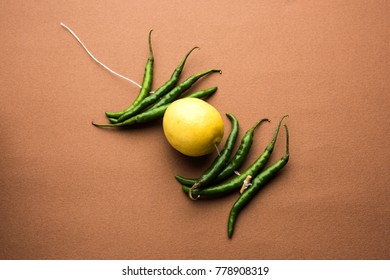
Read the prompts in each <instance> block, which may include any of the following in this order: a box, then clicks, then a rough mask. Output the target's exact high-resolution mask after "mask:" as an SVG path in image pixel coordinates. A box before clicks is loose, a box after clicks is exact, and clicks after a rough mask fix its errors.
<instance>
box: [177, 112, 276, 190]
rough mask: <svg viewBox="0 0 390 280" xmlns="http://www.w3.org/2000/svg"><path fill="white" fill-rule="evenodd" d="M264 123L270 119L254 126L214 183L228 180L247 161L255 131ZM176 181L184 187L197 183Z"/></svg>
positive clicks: (182, 179)
mask: <svg viewBox="0 0 390 280" xmlns="http://www.w3.org/2000/svg"><path fill="white" fill-rule="evenodd" d="M264 121H268V122H269V120H268V119H262V120H260V121H258V122H257V123H256V124H255V125H254V126H252V127H251V128H250V129H249V130H248V131H247V132H246V133H245V134H244V136H243V137H242V139H241V143H240V146H239V147H238V149H237V152H236V153H235V154H234V156H233V157H232V159H230V161H229V163H228V165H227V166H226V167H225V168H224V169H223V170H222V171H221V173H219V174H218V176H217V177H216V178H215V179H214V180H213V183H217V182H221V181H223V180H225V179H227V178H228V177H229V176H230V175H232V174H233V173H234V172H235V171H236V170H237V169H238V168H239V167H240V166H241V165H242V164H243V163H244V161H245V159H246V157H247V155H248V153H249V151H250V149H251V147H252V143H253V136H254V133H255V129H256V128H257V127H258V126H259V125H260V124H261V123H262V122H264ZM175 178H176V180H177V181H178V182H179V183H181V184H184V185H187V186H192V185H193V184H195V183H196V179H190V178H185V177H182V176H179V175H177V176H175Z"/></svg>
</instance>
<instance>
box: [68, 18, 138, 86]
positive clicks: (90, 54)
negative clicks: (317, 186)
mask: <svg viewBox="0 0 390 280" xmlns="http://www.w3.org/2000/svg"><path fill="white" fill-rule="evenodd" d="M61 26H62V27H64V28H65V29H66V30H68V31H69V32H70V34H72V35H73V37H75V38H76V40H77V41H78V42H79V43H80V45H81V46H82V47H83V48H84V50H85V51H86V52H87V53H88V55H89V56H90V57H91V58H92V59H93V60H95V62H96V63H98V64H99V65H100V66H102V67H103V68H105V69H106V70H108V71H110V72H111V73H112V74H114V75H116V76H118V77H120V78H122V79H125V80H127V81H129V82H131V83H132V84H134V85H136V86H137V87H139V88H142V86H141V85H140V84H138V83H136V82H134V81H133V80H131V79H129V78H126V77H125V76H122V75H121V74H118V73H117V72H115V71H114V70H111V69H110V68H108V67H107V66H106V65H104V64H103V63H102V62H100V61H99V60H98V59H97V58H96V57H95V56H94V55H93V54H92V53H91V52H90V51H89V50H88V49H87V47H86V46H85V45H84V43H83V42H81V40H80V39H79V37H77V35H76V33H74V32H73V30H72V29H70V28H69V27H68V26H66V25H65V24H63V23H62V22H61Z"/></svg>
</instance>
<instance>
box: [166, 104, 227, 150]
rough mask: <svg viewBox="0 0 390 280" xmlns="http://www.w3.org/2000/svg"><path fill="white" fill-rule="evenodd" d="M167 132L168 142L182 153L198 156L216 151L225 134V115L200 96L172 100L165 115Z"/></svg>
mask: <svg viewBox="0 0 390 280" xmlns="http://www.w3.org/2000/svg"><path fill="white" fill-rule="evenodd" d="M163 131H164V135H165V137H166V139H167V141H168V143H169V144H170V145H171V146H172V147H173V148H174V149H176V150H177V151H179V152H180V153H182V154H184V155H187V156H192V157H198V156H203V155H207V154H210V153H212V152H213V151H214V150H215V145H218V144H219V143H220V142H221V140H222V138H223V134H224V123H223V120H222V117H221V114H220V113H219V112H218V110H217V109H215V107H213V106H212V105H210V104H209V103H207V102H206V101H203V100H201V99H198V98H183V99H178V100H176V101H174V102H172V104H171V105H169V107H168V108H167V110H166V111H165V114H164V117H163Z"/></svg>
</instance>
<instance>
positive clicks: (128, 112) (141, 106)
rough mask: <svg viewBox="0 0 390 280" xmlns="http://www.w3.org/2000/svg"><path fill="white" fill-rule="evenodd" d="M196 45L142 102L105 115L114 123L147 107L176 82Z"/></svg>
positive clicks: (169, 89) (168, 90)
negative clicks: (164, 80) (166, 78)
mask: <svg viewBox="0 0 390 280" xmlns="http://www.w3.org/2000/svg"><path fill="white" fill-rule="evenodd" d="M197 48H198V47H194V48H192V49H191V50H190V51H189V52H188V53H187V55H186V56H185V57H184V59H183V60H182V61H181V63H180V64H179V65H178V66H177V67H176V68H175V70H174V72H173V73H172V75H171V78H170V79H169V80H168V81H167V82H165V84H163V85H162V86H161V87H159V88H158V89H157V90H156V91H155V92H154V93H153V94H151V95H149V96H147V97H146V98H145V99H144V100H142V102H140V103H139V104H138V105H136V106H130V107H129V108H127V109H125V110H123V111H121V112H106V116H107V117H108V118H109V120H110V122H113V123H116V122H118V121H119V122H121V121H123V120H124V119H128V118H130V117H133V116H135V115H136V114H138V113H139V112H141V111H142V110H143V109H145V108H146V107H148V106H149V105H151V104H153V103H154V102H156V101H157V100H158V99H159V98H161V97H162V96H164V95H165V94H167V93H168V92H170V91H171V90H172V89H173V88H174V87H175V86H176V84H177V82H178V80H179V78H180V75H181V73H182V71H183V68H184V65H185V63H186V61H187V58H188V57H189V55H190V54H191V53H192V51H193V50H195V49H197ZM110 118H114V119H118V118H119V120H117V121H115V120H113V121H112V120H111V119H110Z"/></svg>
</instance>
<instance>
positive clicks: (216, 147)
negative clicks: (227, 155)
mask: <svg viewBox="0 0 390 280" xmlns="http://www.w3.org/2000/svg"><path fill="white" fill-rule="evenodd" d="M214 147H215V149H216V150H217V153H218V155H219V156H220V155H221V153H220V152H219V149H218V146H217V144H215V143H214Z"/></svg>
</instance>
